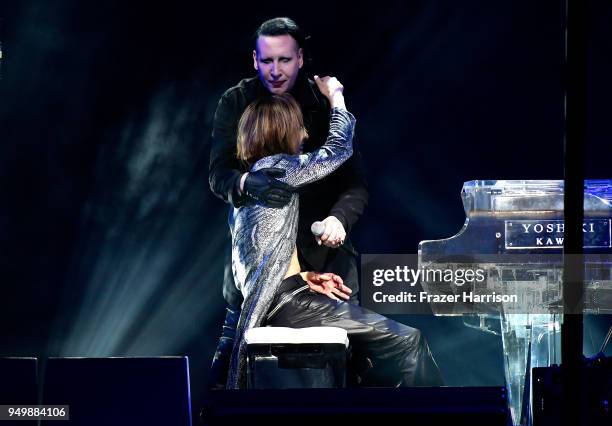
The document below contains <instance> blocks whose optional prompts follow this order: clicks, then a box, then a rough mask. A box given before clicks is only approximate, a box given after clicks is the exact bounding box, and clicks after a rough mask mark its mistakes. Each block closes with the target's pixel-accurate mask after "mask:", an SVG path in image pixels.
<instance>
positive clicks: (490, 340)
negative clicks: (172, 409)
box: [0, 0, 612, 411]
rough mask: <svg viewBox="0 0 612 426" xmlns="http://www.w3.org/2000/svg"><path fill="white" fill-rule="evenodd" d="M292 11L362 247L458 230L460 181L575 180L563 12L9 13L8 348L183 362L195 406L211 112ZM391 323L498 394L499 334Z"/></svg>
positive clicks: (97, 6)
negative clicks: (341, 100) (341, 136)
mask: <svg viewBox="0 0 612 426" xmlns="http://www.w3.org/2000/svg"><path fill="white" fill-rule="evenodd" d="M590 4H591V11H590V15H589V19H590V22H589V30H590V66H589V111H588V112H589V136H588V139H587V140H586V141H585V143H584V147H585V148H584V149H585V150H586V151H587V157H588V160H587V161H588V164H587V168H586V170H587V176H588V177H589V178H611V177H612V172H611V171H610V168H609V163H610V158H611V155H610V154H611V152H612V149H611V148H610V137H611V136H612V131H611V129H610V126H609V123H610V118H609V112H610V108H609V107H608V99H609V98H610V97H611V96H612V85H611V84H610V81H609V76H610V75H611V71H612V69H611V63H612V61H611V60H610V58H611V55H612V39H611V37H610V36H611V35H612V34H611V29H610V28H611V27H610V25H609V24H610V22H611V19H610V18H612V6H611V4H610V3H609V2H606V1H604V0H600V1H591V2H590ZM283 15H287V16H291V17H293V18H294V19H295V20H296V21H297V22H298V24H300V25H301V26H302V27H303V28H304V29H305V30H306V31H307V32H308V33H310V34H311V35H312V43H311V47H312V50H313V55H314V60H315V64H314V71H315V72H317V73H318V74H320V75H324V74H326V73H331V74H333V75H336V76H337V77H339V79H340V80H341V81H342V82H343V83H344V85H345V87H346V89H345V94H346V98H347V103H348V106H349V108H350V109H351V110H352V111H353V112H354V114H355V115H356V117H357V119H358V125H357V134H358V137H359V140H358V142H359V149H360V150H361V152H362V154H363V156H364V159H365V162H366V164H367V168H368V172H369V182H370V191H371V198H370V205H369V207H368V209H367V212H366V215H365V216H364V217H363V218H362V220H361V221H360V223H359V224H358V226H357V227H356V228H355V230H354V233H353V236H352V237H353V239H354V241H355V244H356V247H357V249H358V250H359V251H360V252H362V253H415V252H416V250H417V244H418V242H419V241H421V240H424V239H437V238H443V237H449V236H452V235H454V234H455V233H456V232H457V231H458V230H459V229H460V228H461V226H462V224H463V221H464V218H465V216H464V213H463V209H462V205H461V199H460V196H459V193H460V190H461V186H462V184H463V182H464V181H467V180H472V179H562V178H563V91H562V87H563V70H562V63H563V47H564V44H563V31H564V30H563V4H562V2H561V1H557V0H540V1H532V0H521V1H519V0H499V1H494V2H492V1H488V0H464V1H450V0H449V1H407V2H405V1H377V2H366V3H359V2H324V3H312V2H310V3H301V4H297V3H296V4H294V5H289V4H286V5H284V6H268V5H267V3H266V4H264V3H262V4H255V3H251V4H249V5H243V4H239V3H235V2H214V6H213V5H212V4H211V3H208V2H172V3H170V2H168V3H165V4H159V5H157V4H153V3H151V2H147V3H129V4H128V3H127V2H79V1H20V2H12V3H11V4H8V5H7V4H3V5H2V9H1V10H0V18H1V19H2V21H1V28H0V31H1V38H0V41H2V51H3V59H2V61H3V62H2V65H1V67H2V68H1V73H2V76H1V77H2V79H1V80H0V120H1V121H0V124H1V127H0V141H1V147H2V148H1V149H2V151H1V152H0V154H1V157H0V179H1V180H0V182H1V185H2V186H1V188H2V192H1V197H2V198H1V201H0V203H1V206H2V207H1V214H0V238H1V244H2V245H1V249H2V251H3V252H2V257H1V260H0V261H1V262H2V264H1V266H2V268H1V269H0V271H1V272H0V274H1V275H0V279H1V282H2V293H1V296H0V300H1V302H2V303H1V306H0V308H1V309H0V327H1V328H2V330H1V338H0V355H2V356H7V355H20V356H21V355H33V356H41V357H44V356H50V355H54V356H111V355H112V356H123V355H146V356H150V355H180V354H186V355H189V357H190V361H191V374H192V376H191V383H192V391H193V393H192V395H193V400H194V408H196V409H197V407H198V398H199V397H200V396H201V394H202V391H203V389H204V381H205V376H206V370H207V368H208V366H209V363H210V360H211V357H212V353H213V351H214V347H215V344H216V338H217V336H218V333H219V332H220V324H221V322H222V318H223V307H224V303H223V300H222V297H221V282H222V261H223V256H222V252H223V246H224V239H225V236H226V232H227V231H226V230H227V223H226V213H227V206H226V205H224V204H223V203H222V202H221V201H220V200H218V199H216V198H214V197H213V196H212V194H211V192H210V191H209V188H208V181H207V177H208V150H209V146H208V143H209V134H210V130H211V120H212V116H213V113H214V110H215V107H216V103H217V100H218V99H219V96H220V95H221V94H222V93H223V91H224V90H225V89H227V88H228V87H230V86H231V85H233V84H235V83H237V82H238V80H240V79H241V78H244V77H247V76H251V75H253V74H254V71H253V69H252V60H251V50H252V42H251V39H250V36H251V34H252V33H253V31H254V30H255V28H256V27H257V25H258V24H259V23H260V22H261V21H263V20H265V19H267V18H270V17H274V16H283ZM399 319H401V320H402V321H405V322H407V323H409V324H414V325H417V326H419V327H421V328H422V329H423V330H424V332H425V334H426V336H427V337H428V339H429V341H430V345H431V347H432V350H433V351H434V353H435V355H436V357H437V359H438V362H439V363H440V365H441V368H442V370H443V373H444V375H445V378H446V381H447V384H449V385H495V384H501V383H503V373H502V371H503V370H502V361H501V344H500V342H499V340H498V339H497V338H495V337H494V336H486V335H483V334H480V333H477V332H475V331H471V330H469V329H467V328H465V327H463V326H462V325H461V323H460V321H459V320H457V319H453V318H429V317H415V318H407V317H402V318H399ZM601 333H603V331H601V330H600V329H597V328H595V329H594V330H593V331H588V332H587V333H586V334H585V352H586V353H592V352H593V350H594V348H595V347H598V345H599V344H600V342H601V335H600V334H601ZM457 354H461V356H457ZM196 411H197V410H196Z"/></svg>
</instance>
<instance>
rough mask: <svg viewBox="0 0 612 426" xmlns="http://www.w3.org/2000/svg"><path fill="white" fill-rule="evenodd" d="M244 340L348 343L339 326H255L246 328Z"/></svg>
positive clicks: (258, 342)
mask: <svg viewBox="0 0 612 426" xmlns="http://www.w3.org/2000/svg"><path fill="white" fill-rule="evenodd" d="M245 340H246V343H247V344H248V345H250V344H283V343H290V344H312V343H315V344H316V343H337V344H342V345H344V346H346V347H348V345H349V340H348V335H347V334H346V330H345V329H343V328H339V327H307V328H290V327H256V328H251V329H249V330H247V332H246V334H245Z"/></svg>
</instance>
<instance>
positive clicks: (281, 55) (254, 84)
mask: <svg viewBox="0 0 612 426" xmlns="http://www.w3.org/2000/svg"><path fill="white" fill-rule="evenodd" d="M255 37H256V38H255V49H254V50H253V64H254V68H255V70H256V71H257V74H258V75H257V77H253V78H247V79H244V80H241V81H240V82H239V83H238V84H237V85H236V86H234V87H232V88H230V89H228V90H227V91H226V92H225V93H224V94H223V95H222V96H221V99H220V101H219V104H218V107H217V111H216V112H215V117H214V123H213V133H212V145H211V154H210V167H209V182H210V187H211V189H212V191H213V192H214V193H215V195H217V196H218V197H220V198H221V199H223V200H224V201H226V202H228V203H230V204H232V205H233V206H234V207H239V206H241V205H244V204H245V203H252V202H259V203H264V204H265V205H267V206H269V207H278V208H280V207H283V206H284V205H285V204H287V202H288V201H289V199H290V196H291V191H292V188H290V187H288V186H287V185H285V184H284V183H282V182H280V181H278V180H276V179H275V177H279V176H280V175H281V173H283V171H282V170H278V169H264V170H260V171H257V172H254V173H253V172H251V173H248V172H247V170H245V169H244V166H243V165H241V164H240V162H239V161H238V159H237V157H236V129H237V124H238V121H239V119H240V116H241V115H242V113H243V111H244V110H245V108H246V107H247V105H249V104H250V103H251V102H252V101H254V100H255V99H257V98H258V97H260V96H267V95H269V94H270V93H274V94H282V93H286V92H289V93H291V94H292V95H293V97H294V98H295V99H296V101H297V102H298V103H299V105H300V108H301V109H302V113H303V116H304V125H305V127H306V130H307V132H308V135H309V138H308V139H307V141H306V143H305V145H304V146H303V150H304V152H311V151H314V150H316V149H318V148H319V147H321V146H322V145H323V143H324V142H325V140H326V138H327V133H328V130H329V114H330V107H329V103H328V101H327V100H326V99H325V97H324V96H322V95H321V93H320V92H319V90H318V89H317V87H316V84H315V83H314V82H313V81H312V80H310V79H309V78H308V76H307V75H306V73H305V72H304V66H305V64H306V63H307V53H308V52H306V50H305V45H304V43H305V37H304V35H303V33H302V32H301V31H300V29H299V27H298V26H297V25H296V24H295V22H293V21H292V20H291V19H289V18H274V19H271V20H268V21H266V22H264V23H263V24H262V25H261V26H260V27H259V29H258V30H257V32H256V34H255ZM367 201H368V190H367V185H366V181H365V170H364V167H363V164H362V160H361V156H360V154H359V152H358V151H357V150H356V149H355V150H354V154H353V157H352V158H351V159H350V160H349V161H347V162H346V163H345V164H344V165H343V166H341V167H340V168H339V169H338V170H337V171H336V172H334V173H333V174H332V175H330V176H328V177H327V178H325V179H323V180H321V181H319V182H317V183H315V184H312V185H309V186H308V187H306V188H304V189H303V190H301V192H300V211H299V225H298V236H297V249H298V258H299V261H300V265H301V267H302V270H303V271H319V272H331V273H334V274H337V275H339V276H340V277H342V279H343V281H344V283H345V284H346V285H347V286H348V287H349V288H351V290H352V293H351V300H352V301H353V302H357V300H358V299H357V295H358V291H359V284H358V274H357V262H356V259H355V258H354V257H352V256H351V255H350V254H348V253H347V252H346V251H342V250H337V248H338V247H339V246H340V245H341V244H344V245H346V246H349V247H352V246H351V242H350V240H349V239H348V238H347V234H348V233H349V232H350V230H351V228H352V226H353V225H354V224H355V223H356V222H357V220H358V219H359V217H360V216H361V215H362V214H363V211H364V209H365V207H366V205H367ZM316 221H322V222H323V223H324V225H325V227H324V232H323V234H322V235H321V237H320V238H315V237H314V236H313V234H312V232H311V230H310V228H311V225H312V223H313V222H316ZM309 285H310V288H311V289H312V290H313V291H317V292H319V293H324V294H326V293H325V292H328V291H329V287H327V288H324V287H323V286H319V285H318V284H317V283H316V282H309ZM333 293H334V294H335V295H336V296H340V297H342V298H346V297H348V296H347V294H346V293H344V292H343V291H342V290H341V289H340V288H338V289H333ZM223 295H224V297H225V299H226V301H227V303H228V305H229V307H228V309H227V316H226V321H225V325H224V327H223V334H222V336H221V339H220V341H219V346H218V347H217V352H216V354H215V358H214V360H213V366H212V369H211V378H210V381H211V383H210V384H211V386H213V387H222V386H224V385H225V375H226V373H227V364H228V362H229V356H230V353H231V348H232V345H233V333H234V330H235V326H236V323H237V320H238V316H239V309H240V305H241V303H242V299H241V297H242V296H241V295H240V293H239V292H238V290H237V289H236V286H235V285H234V281H233V278H232V273H231V258H230V256H229V252H228V255H227V257H226V265H225V274H224V285H223Z"/></svg>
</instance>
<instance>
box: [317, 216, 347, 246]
mask: <svg viewBox="0 0 612 426" xmlns="http://www.w3.org/2000/svg"><path fill="white" fill-rule="evenodd" d="M322 222H323V224H324V225H325V231H323V234H321V236H320V237H315V238H316V239H317V243H318V244H319V245H321V244H323V245H325V246H327V247H332V248H338V247H340V245H341V244H342V243H343V242H344V240H345V238H346V230H345V229H344V226H342V223H341V222H340V221H339V220H338V218H337V217H336V216H328V217H327V218H325V219H324V220H323V221H322Z"/></svg>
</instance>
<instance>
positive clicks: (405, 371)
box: [266, 275, 443, 386]
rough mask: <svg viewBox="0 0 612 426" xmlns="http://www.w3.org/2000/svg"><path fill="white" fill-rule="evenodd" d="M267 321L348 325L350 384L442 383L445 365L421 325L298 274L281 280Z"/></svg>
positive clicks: (291, 324) (281, 324)
mask: <svg viewBox="0 0 612 426" xmlns="http://www.w3.org/2000/svg"><path fill="white" fill-rule="evenodd" d="M279 303H280V306H279ZM266 325H271V326H276V327H294V328H303V327H340V328H343V329H345V330H346V331H347V333H348V337H349V341H350V344H351V348H352V351H351V359H350V362H349V373H348V377H349V384H352V385H359V386H441V385H442V384H443V381H442V377H441V374H440V370H439V369H438V366H437V365H436V362H435V361H434V359H433V357H432V354H431V352H430V350H429V346H428V345H427V342H426V340H425V338H424V337H423V336H422V335H421V332H420V331H419V330H417V329H416V328H412V327H409V326H407V325H404V324H401V323H399V322H397V321H393V320H391V319H389V318H387V317H385V316H383V315H379V314H377V313H375V312H372V311H370V310H368V309H364V308H362V307H360V306H357V305H354V304H351V303H347V302H344V301H336V300H333V299H330V298H329V297H328V296H326V295H323V294H320V293H316V292H313V291H311V290H310V289H308V285H307V284H306V282H305V281H304V280H302V278H301V277H300V276H299V275H294V276H292V277H289V278H287V279H285V281H283V283H282V284H281V288H280V289H279V292H278V293H277V295H276V297H275V300H274V302H273V308H272V309H271V310H270V311H269V313H268V320H267V323H266Z"/></svg>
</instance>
